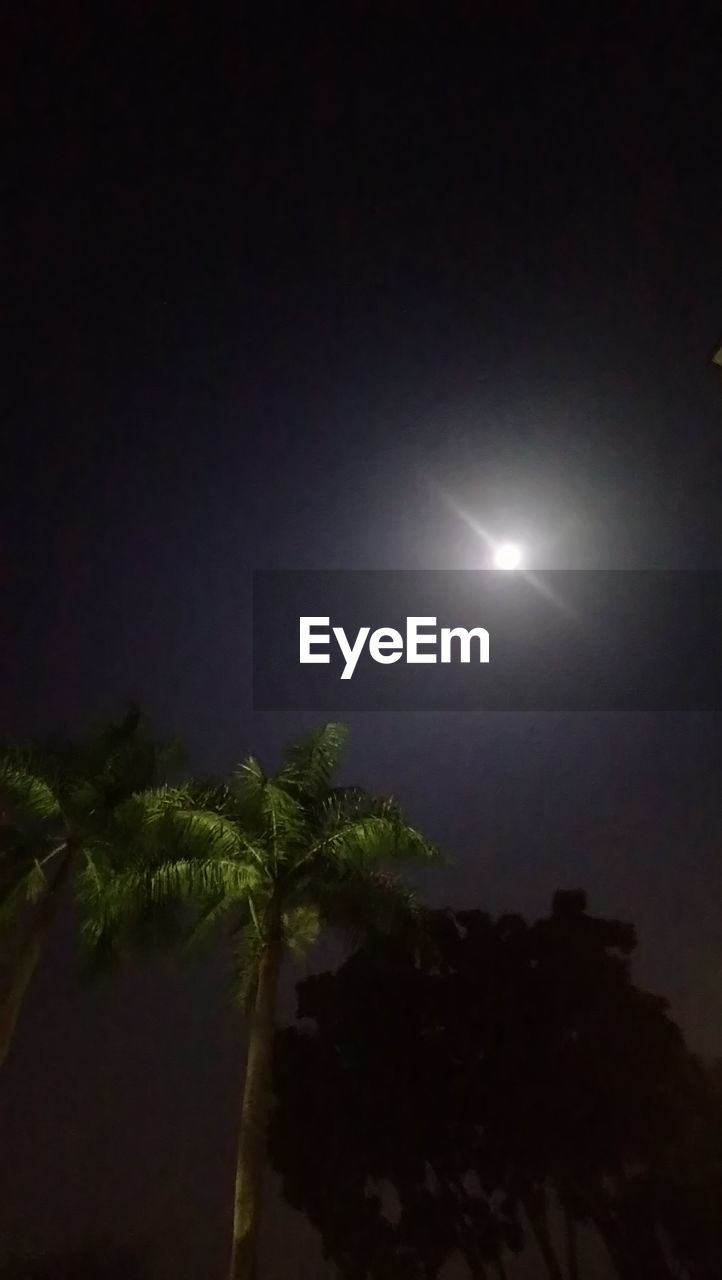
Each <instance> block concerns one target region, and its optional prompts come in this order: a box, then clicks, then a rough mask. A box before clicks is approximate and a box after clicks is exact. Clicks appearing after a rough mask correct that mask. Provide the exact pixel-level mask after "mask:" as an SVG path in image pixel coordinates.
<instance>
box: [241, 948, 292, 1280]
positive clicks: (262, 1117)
mask: <svg viewBox="0 0 722 1280" xmlns="http://www.w3.org/2000/svg"><path fill="white" fill-rule="evenodd" d="M282 950H283V944H282V942H281V939H280V937H278V936H277V937H275V938H271V939H270V940H269V942H268V943H267V944H266V948H265V951H264V953H263V956H262V959H261V963H260V967H259V971H258V986H257V988H256V1002H255V1007H254V1010H253V1017H252V1020H251V1031H250V1037H249V1041H248V1059H247V1062H246V1079H245V1084H244V1087H243V1105H242V1108H241V1132H240V1138H239V1141H238V1159H237V1162H236V1188H235V1195H234V1202H233V1243H232V1247H231V1265H230V1270H229V1280H256V1242H257V1236H258V1227H259V1223H260V1217H261V1197H262V1191H263V1174H264V1169H265V1163H266V1127H267V1120H268V1108H269V1104H270V1098H271V1063H272V1055H273V1033H274V1029H275V1014H276V993H277V990H278V976H279V973H280V969H281V958H282Z"/></svg>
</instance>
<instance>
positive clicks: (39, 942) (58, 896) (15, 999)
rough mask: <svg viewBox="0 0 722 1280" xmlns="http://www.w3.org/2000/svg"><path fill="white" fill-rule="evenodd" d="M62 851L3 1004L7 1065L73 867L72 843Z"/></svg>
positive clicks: (1, 1052) (0, 1040)
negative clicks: (22, 1012) (26, 1000)
mask: <svg viewBox="0 0 722 1280" xmlns="http://www.w3.org/2000/svg"><path fill="white" fill-rule="evenodd" d="M58 852H59V854H60V859H59V862H58V866H57V868H56V871H55V875H54V876H53V879H52V881H51V882H50V884H49V885H48V888H47V889H46V891H45V893H44V894H43V896H42V898H41V900H40V903H39V905H38V907H37V909H36V912H35V916H34V918H33V920H32V921H31V923H30V929H29V932H28V937H27V938H26V940H25V942H24V943H23V946H22V948H21V951H20V956H19V959H18V961H17V963H16V965H15V968H14V971H13V975H12V978H11V981H10V986H9V988H8V991H7V992H6V993H5V995H4V997H3V1001H2V1004H1V1005H0V1067H2V1066H3V1064H4V1062H5V1059H6V1058H7V1055H8V1052H9V1050H10V1045H11V1044H12V1040H13V1036H14V1034H15V1028H16V1026H17V1022H18V1018H19V1017H20V1010H21V1009H22V1006H23V1000H24V999H25V996H26V994H27V990H28V987H29V986H30V983H31V980H32V977H33V974H34V973H35V970H36V968H37V964H38V960H39V959H40V956H41V954H42V950H43V946H44V945H45V941H46V939H47V936H48V934H49V932H50V929H51V928H52V925H53V922H54V920H55V917H56V915H57V913H58V907H59V906H60V903H61V902H62V891H63V888H64V887H65V882H66V880H67V879H68V875H69V874H70V867H71V864H72V861H73V851H72V849H71V847H70V845H69V844H67V843H66V844H64V845H63V846H62V847H61V849H60V850H59V851H58Z"/></svg>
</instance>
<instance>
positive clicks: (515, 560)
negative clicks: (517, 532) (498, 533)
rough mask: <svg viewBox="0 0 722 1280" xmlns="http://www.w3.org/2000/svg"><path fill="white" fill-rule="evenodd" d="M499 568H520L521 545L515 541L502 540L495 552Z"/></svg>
mask: <svg viewBox="0 0 722 1280" xmlns="http://www.w3.org/2000/svg"><path fill="white" fill-rule="evenodd" d="M494 564H495V565H496V567H497V569H518V568H519V565H520V564H521V547H518V546H517V545H516V543H515V542H502V543H500V544H499V546H498V547H497V548H496V551H495V552H494Z"/></svg>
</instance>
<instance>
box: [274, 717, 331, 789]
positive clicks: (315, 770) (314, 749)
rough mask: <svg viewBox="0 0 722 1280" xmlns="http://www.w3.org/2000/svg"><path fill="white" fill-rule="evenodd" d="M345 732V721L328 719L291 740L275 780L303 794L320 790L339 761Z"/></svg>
mask: <svg viewBox="0 0 722 1280" xmlns="http://www.w3.org/2000/svg"><path fill="white" fill-rule="evenodd" d="M347 736H348V730H347V728H346V726H345V725H343V724H338V723H335V722H331V723H329V724H324V725H322V726H321V728H320V729H317V730H315V732H313V733H310V734H308V735H307V736H306V737H305V738H302V739H301V740H300V741H299V742H296V743H293V744H292V745H291V746H290V747H289V748H288V751H287V753H286V754H287V762H286V764H285V765H284V766H283V768H282V769H281V770H280V771H279V773H278V774H277V775H276V777H277V781H278V782H279V783H280V784H281V785H282V786H283V787H286V788H288V789H289V790H291V791H293V792H294V793H295V794H297V795H301V796H303V797H306V798H312V797H316V796H319V795H322V794H324V793H325V792H326V791H327V790H328V788H329V787H330V785H331V779H332V778H333V776H334V774H335V773H336V771H337V769H338V767H339V765H340V763H341V757H342V755H343V750H344V746H345V744H346V738H347Z"/></svg>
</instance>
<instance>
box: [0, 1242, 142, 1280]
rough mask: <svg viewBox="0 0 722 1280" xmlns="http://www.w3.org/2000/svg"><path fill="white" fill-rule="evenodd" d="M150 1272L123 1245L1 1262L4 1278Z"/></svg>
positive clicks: (124, 1278) (132, 1279) (122, 1278)
mask: <svg viewBox="0 0 722 1280" xmlns="http://www.w3.org/2000/svg"><path fill="white" fill-rule="evenodd" d="M146 1274H147V1272H146V1270H145V1268H144V1267H143V1266H142V1265H141V1262H140V1260H139V1259H138V1258H137V1257H136V1256H135V1255H134V1254H132V1253H127V1252H125V1251H124V1250H120V1249H118V1250H116V1249H108V1250H105V1249H97V1250H96V1249H78V1250H73V1251H71V1252H69V1253H58V1254H52V1255H43V1256H42V1257H34V1258H11V1259H9V1260H8V1261H7V1262H5V1263H4V1264H3V1265H0V1280H145V1276H146Z"/></svg>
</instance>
